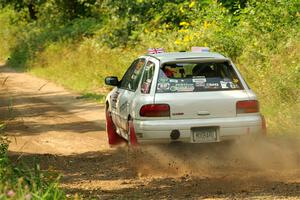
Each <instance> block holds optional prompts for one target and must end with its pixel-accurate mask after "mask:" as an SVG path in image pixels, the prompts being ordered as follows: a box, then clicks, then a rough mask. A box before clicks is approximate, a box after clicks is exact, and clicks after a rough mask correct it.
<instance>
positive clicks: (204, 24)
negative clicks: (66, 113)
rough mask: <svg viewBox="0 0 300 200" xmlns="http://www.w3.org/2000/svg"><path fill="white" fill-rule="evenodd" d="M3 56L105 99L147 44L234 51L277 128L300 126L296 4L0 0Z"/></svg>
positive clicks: (288, 0) (278, 0) (283, 0)
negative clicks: (110, 82)
mask: <svg viewBox="0 0 300 200" xmlns="http://www.w3.org/2000/svg"><path fill="white" fill-rule="evenodd" d="M0 6H1V7H2V8H1V11H0V27H1V29H0V43H1V46H0V59H1V60H3V61H6V60H7V59H8V58H9V60H8V64H9V65H10V66H11V67H14V68H15V69H17V70H21V71H28V72H30V73H32V74H35V75H37V76H40V77H43V78H46V79H49V80H52V81H55V82H57V83H59V84H61V85H63V86H65V87H67V88H69V89H72V90H75V91H77V92H80V93H82V94H83V96H82V97H83V98H85V97H87V98H94V97H96V98H97V99H98V100H99V101H103V99H104V98H103V95H105V93H106V92H107V91H108V89H109V88H107V87H106V86H104V81H103V79H104V77H105V76H107V75H117V76H118V77H119V78H121V76H122V74H123V73H124V71H125V69H126V68H127V67H128V66H129V64H130V62H131V61H132V60H133V58H135V57H136V56H138V55H141V54H144V53H146V50H147V48H149V47H163V48H165V50H166V51H189V50H190V48H191V47H192V46H208V47H210V48H211V50H212V51H217V52H220V53H222V54H224V55H226V56H229V57H230V58H232V59H233V60H234V62H235V63H237V66H238V68H239V69H240V71H241V72H242V74H243V75H244V76H245V78H246V79H247V82H248V83H249V85H250V87H251V88H252V89H253V90H254V91H255V92H256V93H257V94H258V96H259V99H260V102H261V108H262V112H263V113H264V114H265V116H266V119H267V122H268V125H269V130H270V132H272V133H273V132H276V133H278V134H281V133H287V132H295V133H297V131H298V130H299V123H300V122H299V119H300V114H299V113H300V112H299V110H300V100H299V96H300V92H299V88H300V31H299V30H300V25H299V23H300V3H299V1H298V0H263V1H254V0H246V1H244V0H243V1H242V0H240V1H224V0H223V1H222V0H219V1H217V0H205V1H200V0H172V1H165V0H163V1H155V0H147V1H145V0H136V1H122V0H80V1H79V0H72V1H66V0H50V1H46V0H39V1H17V0H12V1H5V0H4V1H1V3H0Z"/></svg>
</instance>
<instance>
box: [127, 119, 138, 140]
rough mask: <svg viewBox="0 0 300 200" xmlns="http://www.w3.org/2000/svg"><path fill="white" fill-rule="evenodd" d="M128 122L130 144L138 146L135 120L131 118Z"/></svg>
mask: <svg viewBox="0 0 300 200" xmlns="http://www.w3.org/2000/svg"><path fill="white" fill-rule="evenodd" d="M128 124H129V140H130V145H132V146H137V145H138V142H137V139H136V134H135V130H134V125H133V121H132V120H130V121H129V122H128Z"/></svg>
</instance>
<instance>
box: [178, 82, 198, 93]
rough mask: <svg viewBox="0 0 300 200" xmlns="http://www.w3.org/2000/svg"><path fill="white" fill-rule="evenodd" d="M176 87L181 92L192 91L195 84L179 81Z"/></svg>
mask: <svg viewBox="0 0 300 200" xmlns="http://www.w3.org/2000/svg"><path fill="white" fill-rule="evenodd" d="M175 87H176V88H177V91H179V92H192V91H194V89H195V86H194V84H190V83H177V84H176V85H175Z"/></svg>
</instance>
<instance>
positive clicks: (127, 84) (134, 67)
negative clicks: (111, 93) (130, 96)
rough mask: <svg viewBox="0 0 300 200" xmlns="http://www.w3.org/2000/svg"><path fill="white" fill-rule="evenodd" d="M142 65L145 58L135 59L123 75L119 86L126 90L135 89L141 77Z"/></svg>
mask: <svg viewBox="0 0 300 200" xmlns="http://www.w3.org/2000/svg"><path fill="white" fill-rule="evenodd" d="M144 65H145V59H137V60H135V61H134V62H133V63H132V64H131V66H130V67H129V69H128V70H127V72H126V73H125V75H124V76H123V78H122V81H121V85H120V87H121V88H123V89H126V90H132V91H135V90H136V89H137V87H138V84H139V81H140V79H141V75H142V71H143V67H144Z"/></svg>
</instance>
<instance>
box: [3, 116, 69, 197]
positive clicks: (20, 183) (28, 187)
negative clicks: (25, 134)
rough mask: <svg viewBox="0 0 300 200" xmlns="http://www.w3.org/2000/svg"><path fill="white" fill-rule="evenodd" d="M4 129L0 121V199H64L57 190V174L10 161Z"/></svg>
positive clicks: (36, 165) (63, 194)
mask: <svg viewBox="0 0 300 200" xmlns="http://www.w3.org/2000/svg"><path fill="white" fill-rule="evenodd" d="M5 127H6V126H5V123H4V122H1V121H0V199H1V200H6V199H12V200H14V199H16V200H19V199H23V200H40V199H43V200H47V199H51V200H53V199H57V200H63V199H66V195H65V193H64V191H63V190H62V189H60V188H59V175H58V174H56V173H53V172H49V171H47V172H46V171H42V170H41V169H40V166H39V165H38V164H34V165H32V166H30V167H29V166H26V165H25V164H23V163H22V162H21V161H20V160H21V159H20V160H19V159H18V160H14V161H11V159H10V158H9V157H8V146H9V142H10V141H9V140H8V138H7V137H6V136H5V132H4V131H5ZM19 158H20V157H19Z"/></svg>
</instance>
